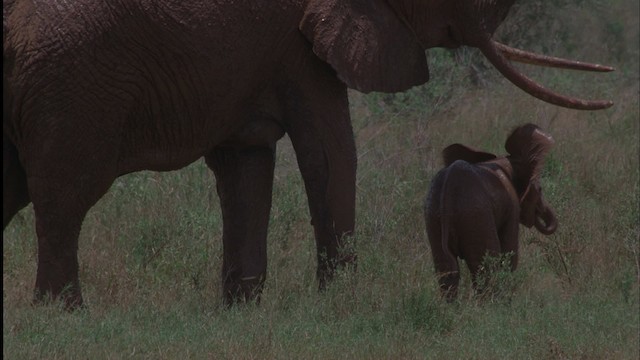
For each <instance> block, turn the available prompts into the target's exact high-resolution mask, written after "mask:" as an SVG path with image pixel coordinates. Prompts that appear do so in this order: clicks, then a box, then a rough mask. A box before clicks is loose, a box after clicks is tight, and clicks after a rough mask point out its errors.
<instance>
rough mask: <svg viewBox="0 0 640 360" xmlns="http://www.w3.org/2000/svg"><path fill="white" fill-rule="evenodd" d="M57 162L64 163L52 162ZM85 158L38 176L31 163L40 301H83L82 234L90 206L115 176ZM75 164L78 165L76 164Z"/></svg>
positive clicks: (29, 177)
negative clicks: (85, 162) (80, 276)
mask: <svg viewBox="0 0 640 360" xmlns="http://www.w3.org/2000/svg"><path fill="white" fill-rule="evenodd" d="M51 163H54V164H63V163H61V162H57V161H51ZM80 164H81V162H80V161H79V162H77V163H73V164H70V165H72V166H65V167H64V169H61V167H62V166H61V167H60V168H58V169H57V170H62V171H50V170H51V168H49V169H47V170H49V171H47V170H45V171H44V172H39V173H38V175H33V174H32V173H30V172H29V169H28V168H27V182H28V186H29V192H30V194H31V199H32V201H33V209H34V212H35V218H36V233H37V236H38V270H37V274H36V285H35V294H34V295H35V302H42V301H45V300H47V299H58V298H59V299H61V300H62V301H63V302H64V303H65V306H66V308H67V309H74V308H76V307H79V306H81V305H82V294H81V291H80V282H79V279H78V236H79V234H80V228H81V225H82V221H83V220H84V217H85V215H86V213H87V211H88V210H89V209H90V208H91V206H93V205H94V204H95V203H96V202H97V201H98V199H99V198H100V197H101V196H102V195H104V193H106V191H107V190H108V188H109V185H110V184H111V183H112V182H113V179H115V176H106V175H105V174H104V172H100V171H101V170H98V167H101V166H102V165H104V166H105V168H107V165H106V164H107V162H101V161H96V165H100V166H98V167H95V166H94V167H92V168H86V167H83V166H81V165H80ZM72 167H74V168H73V169H72Z"/></svg>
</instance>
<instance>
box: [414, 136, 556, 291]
mask: <svg viewBox="0 0 640 360" xmlns="http://www.w3.org/2000/svg"><path fill="white" fill-rule="evenodd" d="M552 146H553V139H552V138H551V136H550V135H549V134H546V133H544V132H543V131H542V130H541V129H540V128H539V127H537V126H536V125H533V124H526V125H523V126H520V127H518V128H516V129H515V130H514V131H513V132H512V133H511V135H510V136H509V138H508V139H507V142H506V144H505V149H506V150H507V152H508V153H509V155H507V156H503V157H497V156H496V155H493V154H489V153H486V152H482V151H478V150H475V149H472V148H470V147H467V146H464V145H461V144H453V145H450V146H448V147H447V148H445V149H444V150H443V152H442V155H443V158H444V163H445V166H446V167H445V168H444V169H442V170H440V171H439V172H438V174H436V176H435V178H434V179H433V181H432V183H431V188H430V190H429V195H428V196H427V199H426V201H425V204H424V215H425V222H426V226H427V235H428V236H429V244H430V246H431V253H432V255H433V262H434V264H435V269H436V273H437V275H438V283H439V285H440V290H441V292H442V294H443V295H444V297H445V298H446V300H447V301H453V299H455V297H456V296H457V291H458V282H459V281H460V272H459V267H458V260H457V258H461V259H463V260H465V261H466V263H467V266H468V267H469V270H470V272H471V274H472V276H473V279H472V280H473V286H474V288H475V289H476V290H481V289H478V284H477V275H478V272H479V270H480V267H481V263H482V260H483V257H484V256H485V254H488V255H494V256H495V255H498V254H506V253H509V252H511V253H512V256H511V258H510V260H511V270H512V271H513V270H515V268H516V266H517V265H518V223H519V222H520V223H522V224H523V225H524V226H526V227H531V226H535V227H536V229H538V231H540V232H541V233H543V234H545V235H549V234H552V233H553V232H554V231H555V230H556V227H557V220H556V216H555V214H554V212H553V210H551V208H549V206H548V204H547V203H546V201H545V200H544V199H543V197H542V191H541V189H540V171H541V169H542V166H543V159H544V157H545V155H546V154H547V153H548V152H549V150H550V149H551V147H552Z"/></svg>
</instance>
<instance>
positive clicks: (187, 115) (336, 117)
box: [3, 0, 611, 307]
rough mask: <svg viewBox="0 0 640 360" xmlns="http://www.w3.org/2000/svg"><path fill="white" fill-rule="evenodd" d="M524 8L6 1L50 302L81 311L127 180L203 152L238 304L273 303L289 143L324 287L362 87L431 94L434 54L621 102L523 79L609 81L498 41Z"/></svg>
mask: <svg viewBox="0 0 640 360" xmlns="http://www.w3.org/2000/svg"><path fill="white" fill-rule="evenodd" d="M512 3H513V1H492V2H488V1H481V0H475V1H474V0H466V1H462V0H461V1H435V0H432V1H417V0H414V1H400V0H394V1H391V0H388V1H385V0H350V1H349V0H340V1H338V0H310V1H303V0H277V1H269V2H266V1H262V2H252V1H246V2H239V3H238V2H236V3H234V2H231V1H202V0H190V1H171V0H157V1H153V0H129V1H100V0H78V1H61V0H52V1H33V0H4V2H3V5H4V6H3V49H4V52H3V100H4V102H3V140H4V145H3V199H4V200H3V227H6V225H7V224H8V223H9V221H10V220H11V218H12V217H13V215H15V213H16V212H17V211H18V210H19V209H21V208H23V207H24V206H26V205H27V204H28V203H29V202H33V208H34V211H35V218H36V231H37V236H38V270H37V276H36V284H35V290H36V292H35V296H36V299H42V298H43V297H48V296H51V297H54V298H56V297H62V298H63V300H64V301H65V303H66V304H67V306H69V307H75V306H78V305H80V304H81V303H82V297H81V292H80V285H79V281H78V259H77V248H78V234H79V232H80V227H81V224H82V221H83V218H84V216H85V214H86V213H87V211H88V210H89V208H90V207H91V206H92V205H93V204H95V203H96V202H97V201H98V199H100V197H101V196H102V195H103V194H104V193H105V192H106V191H107V190H108V189H109V187H110V185H111V184H112V182H113V181H114V179H115V178H117V177H118V176H120V175H123V174H127V173H130V172H134V171H139V170H157V171H167V170H175V169H179V168H181V167H184V166H186V165H188V164H190V163H191V162H193V161H195V160H196V159H198V158H200V157H203V156H204V157H205V159H206V163H207V165H208V166H209V167H210V168H211V169H212V170H213V171H214V173H215V176H216V180H217V190H218V193H219V195H220V199H221V203H222V212H223V220H224V229H223V242H224V260H223V270H222V271H223V278H224V282H223V283H224V293H225V298H226V301H227V302H228V303H232V302H233V301H234V299H236V298H238V297H240V298H243V299H245V298H255V297H256V296H258V295H259V293H260V289H261V287H262V284H263V282H264V279H265V275H266V233H267V222H268V216H269V209H270V206H271V188H272V181H273V168H274V151H275V146H276V142H277V140H278V139H280V138H281V137H282V136H283V134H284V133H285V132H286V133H287V134H288V135H289V137H290V138H291V141H292V143H293V146H294V149H295V152H296V156H297V160H298V165H299V168H300V171H301V173H302V177H303V179H304V184H305V188H306V191H307V196H308V201H309V208H310V212H311V217H312V224H313V227H314V230H315V237H316V242H317V253H318V270H317V275H318V278H319V283H320V286H321V287H322V286H323V284H324V283H325V282H326V281H327V280H328V279H330V278H331V276H332V273H333V271H334V269H335V268H336V266H339V265H340V264H346V263H351V262H354V261H355V254H342V253H341V251H340V248H341V246H342V244H343V239H344V237H345V236H346V235H349V234H351V233H352V232H353V230H354V213H355V209H354V206H355V172H356V150H355V146H354V140H353V133H352V129H351V124H350V119H349V110H348V99H347V87H351V88H354V89H357V90H360V91H364V92H368V91H373V90H376V91H386V92H395V91H402V90H404V89H407V88H410V87H411V86H413V85H417V84H422V83H424V82H426V81H427V80H428V77H429V75H428V68H427V62H426V58H425V52H424V50H425V49H427V48H431V47H439V46H440V47H450V48H454V47H458V46H461V45H469V46H475V47H478V48H480V49H481V50H482V52H483V53H484V54H485V55H486V57H487V58H488V59H489V60H490V61H491V62H492V63H493V64H494V65H495V66H496V68H498V70H500V71H501V72H502V73H503V74H504V75H505V76H506V77H507V78H509V80H511V81H512V82H514V83H515V84H516V85H518V86H519V87H521V88H523V89H524V90H525V91H527V92H529V93H531V94H533V95H534V96H536V97H539V98H542V99H543V100H545V101H548V102H552V103H555V104H559V105H562V106H567V107H573V108H581V109H600V108H605V107H608V106H610V105H611V103H610V102H607V101H584V100H578V99H572V98H567V97H564V96H561V95H558V94H554V93H552V92H550V91H547V90H545V89H543V88H542V87H540V86H538V85H537V84H535V83H533V82H531V81H530V80H528V79H527V78H526V77H524V76H523V75H521V74H519V73H518V72H517V71H516V70H514V68H513V67H511V66H510V65H509V63H508V61H507V60H506V59H505V56H504V55H503V54H506V55H507V57H510V58H513V57H516V58H527V59H529V60H527V61H533V62H544V63H549V64H554V65H555V66H565V67H566V66H568V67H582V68H584V69H589V70H608V68H605V67H602V66H598V65H585V64H581V63H575V62H568V61H564V62H563V61H561V60H558V59H549V58H544V57H540V56H534V55H532V54H528V53H518V52H516V51H514V50H512V49H510V48H507V47H503V46H501V45H498V44H496V43H494V42H492V40H491V35H492V34H493V32H494V30H495V29H496V27H497V26H498V25H499V24H500V22H501V21H502V20H503V19H504V17H505V16H506V14H507V11H508V9H509V7H510V6H511V5H512ZM63 290H65V291H64V293H63Z"/></svg>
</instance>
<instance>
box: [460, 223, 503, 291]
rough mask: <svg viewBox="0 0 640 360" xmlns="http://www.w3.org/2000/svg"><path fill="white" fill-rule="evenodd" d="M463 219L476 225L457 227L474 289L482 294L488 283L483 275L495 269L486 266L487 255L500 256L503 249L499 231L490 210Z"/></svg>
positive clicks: (463, 255)
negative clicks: (482, 279) (482, 277)
mask: <svg viewBox="0 0 640 360" xmlns="http://www.w3.org/2000/svg"><path fill="white" fill-rule="evenodd" d="M458 220H459V221H460V220H462V221H464V222H465V223H466V224H477V225H476V226H458V227H457V228H456V232H457V236H458V239H459V244H460V252H461V255H462V257H463V258H464V259H465V262H466V263H467V267H468V268H469V272H470V273H471V280H472V285H473V288H474V290H475V291H476V293H477V294H482V293H483V292H484V291H485V289H486V285H487V284H485V281H481V279H480V277H481V276H490V273H491V271H492V270H493V269H489V268H485V265H486V264H485V263H484V261H485V257H486V256H498V255H499V254H500V253H501V252H502V251H501V247H500V241H499V238H498V231H497V229H496V225H495V224H496V223H495V220H494V217H493V214H492V213H490V212H485V213H474V214H471V215H469V216H468V218H466V219H458Z"/></svg>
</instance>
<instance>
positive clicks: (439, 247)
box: [426, 204, 460, 302]
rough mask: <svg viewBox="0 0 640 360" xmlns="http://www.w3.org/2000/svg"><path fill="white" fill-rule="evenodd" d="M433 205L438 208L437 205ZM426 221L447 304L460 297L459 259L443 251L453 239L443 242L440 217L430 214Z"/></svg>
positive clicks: (434, 260) (440, 283)
mask: <svg viewBox="0 0 640 360" xmlns="http://www.w3.org/2000/svg"><path fill="white" fill-rule="evenodd" d="M432 205H433V206H438V205H437V204H432ZM426 221H427V235H428V237H429V244H430V246H431V255H432V257H433V265H434V267H435V271H436V276H437V278H438V286H439V288H440V293H441V294H442V296H443V297H444V299H445V300H446V301H447V302H452V301H453V300H455V299H456V297H457V296H458V284H459V283H460V267H459V265H458V259H457V258H456V257H455V256H453V255H452V254H451V252H450V251H449V252H445V249H443V246H446V245H445V244H447V245H448V244H449V242H450V241H451V239H446V240H445V241H443V239H442V225H441V222H440V217H439V216H436V215H435V214H433V213H429V212H428V214H427V217H426Z"/></svg>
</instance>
